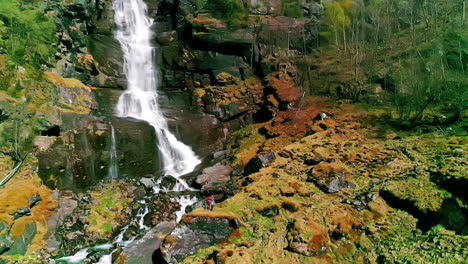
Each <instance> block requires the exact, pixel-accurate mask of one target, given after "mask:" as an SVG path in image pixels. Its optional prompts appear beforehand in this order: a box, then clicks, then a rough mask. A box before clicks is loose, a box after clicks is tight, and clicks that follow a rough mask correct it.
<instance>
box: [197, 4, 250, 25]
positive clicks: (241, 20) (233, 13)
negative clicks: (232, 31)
mask: <svg viewBox="0 0 468 264" xmlns="http://www.w3.org/2000/svg"><path fill="white" fill-rule="evenodd" d="M206 8H207V9H208V10H209V11H211V12H212V13H213V15H214V16H215V17H217V18H219V19H223V20H225V21H226V22H227V24H228V25H229V26H231V27H244V26H247V24H248V20H249V9H248V7H247V6H246V4H245V3H244V1H242V0H208V3H207V5H206Z"/></svg>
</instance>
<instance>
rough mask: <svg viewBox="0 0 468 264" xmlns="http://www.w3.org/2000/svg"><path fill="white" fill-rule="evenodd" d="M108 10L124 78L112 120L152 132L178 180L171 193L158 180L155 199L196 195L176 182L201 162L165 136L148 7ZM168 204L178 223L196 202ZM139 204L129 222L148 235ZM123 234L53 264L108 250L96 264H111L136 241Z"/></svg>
mask: <svg viewBox="0 0 468 264" xmlns="http://www.w3.org/2000/svg"><path fill="white" fill-rule="evenodd" d="M113 9H114V12H115V15H114V21H115V24H116V25H117V30H116V32H115V38H116V39H117V40H118V41H119V42H120V45H121V48H122V51H123V54H124V72H125V75H126V77H127V89H126V91H125V92H124V93H123V94H122V95H121V96H120V97H119V101H118V104H117V107H116V114H117V116H118V117H121V118H135V119H139V120H143V121H146V122H147V123H148V124H150V125H151V126H152V127H154V130H155V132H156V133H155V134H156V136H157V139H158V149H159V151H160V154H161V155H160V156H161V159H162V164H163V172H164V176H172V177H174V178H175V179H176V180H177V183H176V184H175V185H174V187H173V188H171V189H164V188H161V187H160V183H161V179H162V178H160V179H159V180H158V181H156V182H155V183H156V186H155V187H154V188H153V190H154V194H158V193H160V192H163V193H169V192H183V191H195V190H193V189H191V188H190V187H189V186H188V184H187V183H186V182H185V181H184V180H183V179H181V178H180V177H181V176H182V175H185V174H187V173H190V172H192V171H193V170H194V169H195V167H196V166H197V165H199V164H200V162H201V161H200V159H199V158H198V157H197V156H196V155H195V153H194V152H193V151H192V149H191V148H190V147H189V146H187V145H185V144H184V143H182V142H180V141H179V140H178V139H177V138H176V136H175V135H174V134H172V133H171V132H170V130H169V126H168V123H167V120H166V119H165V117H164V115H163V113H162V111H161V109H160V107H159V103H158V92H157V87H158V80H157V70H156V69H155V65H154V63H153V61H154V55H155V52H156V48H155V47H153V46H152V44H151V40H152V38H153V32H152V31H151V26H152V25H153V20H152V19H151V18H150V17H148V14H147V6H146V4H145V3H144V1H143V0H114V3H113ZM111 129H112V134H111V135H112V145H111V149H110V153H111V161H110V164H111V166H110V168H109V178H110V179H116V178H117V176H118V173H119V172H118V160H117V153H116V146H115V142H116V140H115V131H114V127H112V126H111ZM173 199H175V200H176V201H177V202H178V203H179V204H180V206H181V207H180V210H179V211H177V212H176V216H177V218H176V219H177V221H180V219H181V217H182V215H183V214H184V213H185V210H186V208H187V207H188V206H190V205H192V204H194V203H195V202H197V199H196V198H193V197H191V196H190V195H182V196H178V197H177V198H173ZM140 204H141V205H142V206H141V208H140V210H139V212H138V214H137V216H136V219H134V221H136V223H137V224H138V227H139V229H140V230H148V229H149V227H147V226H145V225H144V217H145V215H146V214H148V212H149V207H148V206H147V204H146V202H145V201H140ZM127 228H128V226H127V227H125V228H123V230H122V231H121V233H120V234H119V235H118V236H117V237H116V238H115V239H114V240H113V241H112V242H110V243H106V244H103V245H98V246H94V247H89V248H85V249H82V250H80V251H79V252H77V253H76V254H75V255H73V256H69V257H63V258H60V259H57V261H58V263H82V262H83V261H84V260H85V259H86V258H87V256H88V252H90V251H91V250H107V251H108V252H109V251H110V253H109V254H107V255H104V256H102V257H101V258H100V259H99V262H97V263H99V264H111V263H112V253H113V252H114V251H116V250H117V249H116V247H118V246H119V247H125V246H127V245H128V244H130V243H131V242H133V241H134V240H135V239H136V237H132V238H130V239H128V240H127V241H124V239H123V237H124V235H123V234H124V232H125V231H126V229H127Z"/></svg>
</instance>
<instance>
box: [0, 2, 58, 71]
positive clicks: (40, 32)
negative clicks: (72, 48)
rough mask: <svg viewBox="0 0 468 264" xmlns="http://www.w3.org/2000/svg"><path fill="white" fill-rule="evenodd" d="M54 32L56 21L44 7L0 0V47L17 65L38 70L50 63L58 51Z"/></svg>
mask: <svg viewBox="0 0 468 264" xmlns="http://www.w3.org/2000/svg"><path fill="white" fill-rule="evenodd" d="M55 30H56V26H55V22H54V20H53V18H52V17H50V16H47V15H46V13H45V10H44V9H43V8H40V7H37V6H36V5H35V4H22V5H20V4H18V3H17V1H16V0H0V37H1V38H0V39H2V41H0V47H4V49H6V53H7V54H8V55H9V59H10V60H11V61H13V62H14V63H15V64H17V65H25V64H30V65H33V66H36V67H39V66H40V65H41V64H47V63H49V58H51V57H52V55H53V53H54V51H55V49H54V48H53V44H54V43H55V42H56V37H55ZM2 42H3V45H2Z"/></svg>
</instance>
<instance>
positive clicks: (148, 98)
mask: <svg viewBox="0 0 468 264" xmlns="http://www.w3.org/2000/svg"><path fill="white" fill-rule="evenodd" d="M113 9H114V11H115V17H114V20H115V23H116V25H117V31H116V34H115V38H116V39H117V40H118V41H119V42H120V45H121V47H122V50H123V54H124V72H125V74H126V76H127V81H128V87H127V90H126V91H125V92H124V93H123V94H122V95H121V96H120V98H119V102H118V104H117V115H118V116H120V117H133V118H136V119H140V120H144V121H146V122H148V123H149V124H150V125H151V126H153V127H154V129H155V131H156V135H157V137H158V142H159V145H158V147H159V151H160V152H161V158H162V162H163V166H164V168H163V169H164V173H165V174H166V175H171V176H173V177H176V178H178V177H179V176H182V175H184V174H187V173H190V172H192V171H193V170H194V169H195V167H196V166H197V165H198V164H200V159H199V158H198V157H197V156H196V155H195V153H194V152H193V151H192V149H191V148H190V147H188V146H187V145H185V144H184V143H182V142H180V141H178V140H177V138H176V137H175V136H174V135H173V134H172V133H171V132H170V131H169V127H168V124H167V121H166V119H165V118H164V116H163V114H162V112H161V109H160V108H159V105H158V93H157V90H156V89H157V86H158V81H157V79H156V74H155V72H156V70H155V68H154V64H153V61H154V51H155V48H154V47H153V46H152V45H151V39H152V38H153V34H152V31H151V26H152V25H153V20H152V19H150V18H149V17H148V14H147V13H148V12H147V6H146V4H145V3H144V2H143V0H115V1H114V3H113Z"/></svg>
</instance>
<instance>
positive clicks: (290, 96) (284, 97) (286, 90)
mask: <svg viewBox="0 0 468 264" xmlns="http://www.w3.org/2000/svg"><path fill="white" fill-rule="evenodd" d="M266 81H267V83H268V86H269V87H270V88H272V89H273V90H275V91H276V94H277V95H278V97H279V99H280V100H281V101H283V102H289V103H294V102H296V101H297V100H299V98H300V97H301V93H300V91H299V89H298V88H297V87H296V85H295V84H294V80H293V79H292V78H291V77H289V75H287V74H285V73H283V72H278V73H272V74H270V75H269V76H267V77H266Z"/></svg>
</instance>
